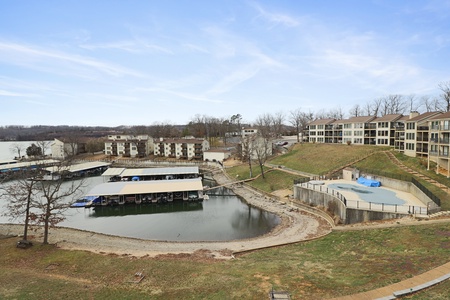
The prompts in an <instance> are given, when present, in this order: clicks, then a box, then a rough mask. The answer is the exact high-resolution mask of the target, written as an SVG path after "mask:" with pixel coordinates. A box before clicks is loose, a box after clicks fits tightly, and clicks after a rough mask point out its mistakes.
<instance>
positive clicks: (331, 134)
mask: <svg viewBox="0 0 450 300" xmlns="http://www.w3.org/2000/svg"><path fill="white" fill-rule="evenodd" d="M335 122H336V119H317V120H315V121H312V122H310V123H309V124H308V127H309V132H308V136H309V141H310V142H312V143H316V142H317V143H341V142H342V130H341V129H339V128H338V127H339V126H337V124H336V123H335Z"/></svg>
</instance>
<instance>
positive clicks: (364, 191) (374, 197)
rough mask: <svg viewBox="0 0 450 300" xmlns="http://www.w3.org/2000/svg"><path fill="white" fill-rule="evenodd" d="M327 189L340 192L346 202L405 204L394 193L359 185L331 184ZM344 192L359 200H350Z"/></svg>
mask: <svg viewBox="0 0 450 300" xmlns="http://www.w3.org/2000/svg"><path fill="white" fill-rule="evenodd" d="M327 187H328V188H329V189H333V190H336V191H339V192H341V193H342V194H343V195H344V197H345V198H347V200H363V201H366V202H371V203H379V204H382V203H383V204H391V205H403V204H405V203H406V201H405V200H403V199H401V198H399V197H397V195H396V193H395V192H393V191H390V190H387V189H384V188H380V187H366V186H363V185H360V184H348V183H332V184H329V185H328V186H327ZM346 192H351V193H354V194H356V195H357V196H358V197H359V198H360V199H354V198H353V199H352V198H351V196H350V195H349V194H348V193H346Z"/></svg>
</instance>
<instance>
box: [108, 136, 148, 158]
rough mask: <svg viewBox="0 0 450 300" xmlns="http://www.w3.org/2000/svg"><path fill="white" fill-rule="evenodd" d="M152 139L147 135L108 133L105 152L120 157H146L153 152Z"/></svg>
mask: <svg viewBox="0 0 450 300" xmlns="http://www.w3.org/2000/svg"><path fill="white" fill-rule="evenodd" d="M153 148H154V144H153V139H152V138H151V137H149V136H148V135H137V136H135V135H108V140H107V141H106V142H105V154H106V155H111V156H122V157H146V156H148V155H150V154H151V153H153Z"/></svg>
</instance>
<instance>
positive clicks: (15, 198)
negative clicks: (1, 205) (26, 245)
mask: <svg viewBox="0 0 450 300" xmlns="http://www.w3.org/2000/svg"><path fill="white" fill-rule="evenodd" d="M36 174H37V173H36V170H32V169H22V170H20V171H16V173H15V176H14V178H15V180H14V181H10V182H8V183H4V184H3V185H2V186H1V190H2V192H1V194H0V196H1V197H2V198H5V199H7V201H6V203H7V205H6V211H7V213H6V214H5V215H6V216H8V217H9V219H10V220H11V221H12V220H17V219H23V221H24V229H23V240H27V239H28V227H29V222H30V208H31V201H32V200H33V199H34V198H35V197H36V196H37V189H36V185H37V181H36V180H35V176H36Z"/></svg>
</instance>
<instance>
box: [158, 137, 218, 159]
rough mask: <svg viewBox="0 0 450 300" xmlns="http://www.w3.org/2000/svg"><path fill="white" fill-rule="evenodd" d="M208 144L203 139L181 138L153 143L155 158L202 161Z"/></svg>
mask: <svg viewBox="0 0 450 300" xmlns="http://www.w3.org/2000/svg"><path fill="white" fill-rule="evenodd" d="M209 148H210V147H209V142H208V141H207V140H205V139H196V138H181V139H164V138H161V139H160V140H159V141H158V142H155V147H154V154H155V156H161V157H171V158H180V159H189V160H190V159H196V160H203V152H204V151H206V150H209Z"/></svg>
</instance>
